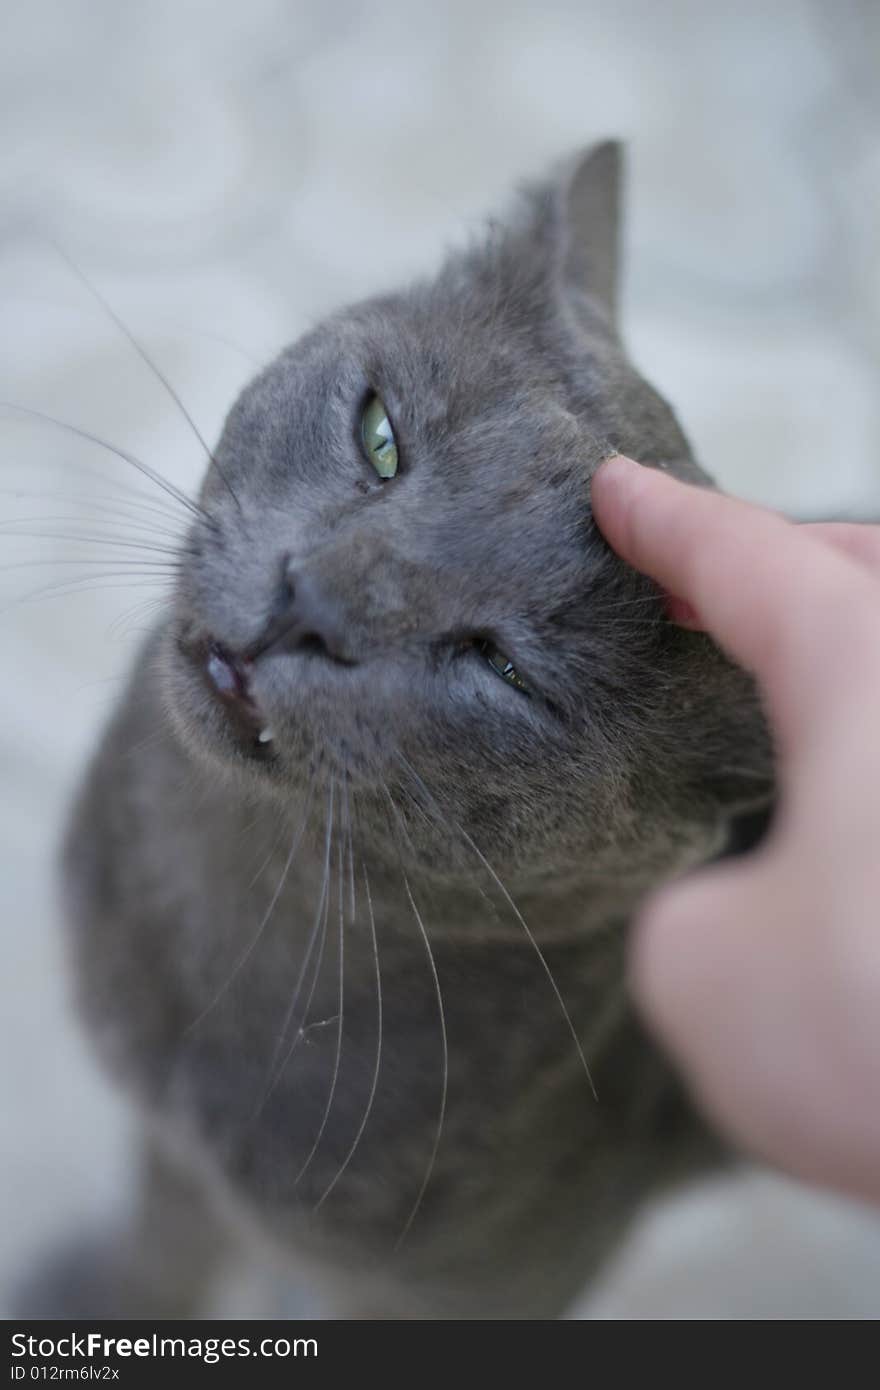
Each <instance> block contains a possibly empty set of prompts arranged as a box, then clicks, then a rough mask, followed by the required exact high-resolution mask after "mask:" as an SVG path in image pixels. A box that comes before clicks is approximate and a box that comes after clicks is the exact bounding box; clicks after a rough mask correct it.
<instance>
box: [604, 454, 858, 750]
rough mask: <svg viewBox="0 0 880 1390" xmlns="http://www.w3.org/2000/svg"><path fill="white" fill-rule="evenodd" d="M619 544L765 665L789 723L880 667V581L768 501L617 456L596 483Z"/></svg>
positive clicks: (807, 717)
mask: <svg viewBox="0 0 880 1390" xmlns="http://www.w3.org/2000/svg"><path fill="white" fill-rule="evenodd" d="M592 503H593V512H594V515H595V518H596V521H597V523H598V524H599V526H600V527H601V529H602V531H603V532H604V534H605V536H606V538H607V540H608V541H609V542H610V544H611V545H612V546H613V547H614V549H615V550H617V552H618V553H619V554H620V555H621V556H622V557H623V559H625V560H627V561H628V562H629V563H630V564H632V565H634V566H635V567H636V568H637V569H639V570H642V571H643V572H644V573H646V574H648V575H650V576H651V577H652V578H653V579H655V580H657V582H658V583H659V584H661V585H662V586H663V587H664V588H665V589H667V590H668V591H669V592H670V593H672V594H674V595H675V596H676V598H678V599H681V600H684V601H685V602H686V603H687V604H689V605H691V607H692V608H694V609H695V610H696V612H697V613H698V614H699V619H700V622H701V624H702V626H704V627H705V628H706V629H707V630H708V631H709V632H711V633H712V635H713V636H714V637H715V638H716V640H717V641H718V642H719V643H720V644H721V645H722V646H723V647H724V648H725V649H726V650H727V652H728V653H729V654H730V655H731V656H733V657H734V658H735V659H736V660H738V661H740V662H741V663H742V664H743V665H744V666H746V667H747V668H749V669H750V670H751V671H753V672H754V674H755V675H757V676H758V678H759V680H760V681H761V683H762V685H763V687H764V690H765V693H766V695H767V697H768V700H769V702H770V705H771V712H772V713H773V714H774V715H775V717H776V720H777V722H778V724H779V725H780V728H781V730H782V732H786V731H787V730H788V729H789V728H790V727H791V726H793V724H794V723H795V722H798V724H804V723H809V722H810V721H815V720H816V719H817V718H819V717H820V716H821V715H822V713H823V712H824V711H825V710H827V705H828V699H829V687H830V686H831V685H838V686H839V685H840V684H841V683H842V682H845V681H849V682H851V683H853V688H854V689H855V688H858V687H859V686H860V673H861V672H862V671H863V668H867V669H868V670H870V672H871V675H870V677H869V679H880V601H878V588H877V585H876V583H875V582H874V581H873V580H872V579H871V577H870V576H869V575H868V574H867V573H866V571H865V569H864V568H863V567H862V566H861V565H857V564H856V563H855V562H853V561H851V560H849V559H848V558H847V557H846V556H844V555H842V554H841V553H840V552H839V550H838V549H835V548H834V547H832V546H831V545H828V544H827V543H823V542H822V541H820V540H819V539H818V538H817V537H815V536H811V535H810V534H809V532H808V531H806V530H804V529H802V528H798V527H796V526H794V525H792V524H791V523H790V522H788V521H786V520H784V519H783V518H782V517H780V516H777V515H775V514H774V513H772V512H768V511H765V510H763V509H762V508H760V507H755V506H752V505H750V504H749V503H746V502H740V501H737V500H735V499H733V498H729V497H725V496H722V495H721V494H720V493H716V492H713V491H711V490H709V489H708V488H697V487H693V486H691V485H688V484H685V483H681V482H678V481H677V480H676V479H673V478H671V477H669V476H668V475H665V474H662V473H660V472H658V471H657V470H656V469H652V468H642V467H640V466H639V465H638V464H636V463H634V462H632V460H629V459H624V458H621V457H617V458H615V459H611V460H609V461H608V462H606V463H603V464H602V465H601V467H600V468H599V470H598V471H597V473H596V475H595V477H594V479H593V483H592Z"/></svg>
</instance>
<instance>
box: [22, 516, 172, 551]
mask: <svg viewBox="0 0 880 1390" xmlns="http://www.w3.org/2000/svg"><path fill="white" fill-rule="evenodd" d="M49 519H50V520H53V518H49ZM22 525H23V523H22V522H19V521H4V522H0V535H5V536H10V537H13V538H14V537H19V536H20V537H22V538H23V539H25V540H37V541H74V542H76V543H77V544H81V545H109V546H113V547H115V548H116V549H117V550H145V551H151V552H153V553H155V554H157V555H172V556H178V557H179V556H180V555H181V554H187V553H188V554H192V551H187V550H186V548H185V547H182V546H170V545H159V544H158V543H156V542H155V541H143V540H130V539H129V538H128V537H126V536H120V537H118V538H117V537H114V536H102V535H84V534H83V533H82V532H73V531H29V530H22V529H21V527H22Z"/></svg>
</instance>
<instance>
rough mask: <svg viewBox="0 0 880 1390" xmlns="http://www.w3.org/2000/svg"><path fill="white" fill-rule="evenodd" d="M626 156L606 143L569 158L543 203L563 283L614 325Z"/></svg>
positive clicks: (617, 144)
mask: <svg viewBox="0 0 880 1390" xmlns="http://www.w3.org/2000/svg"><path fill="white" fill-rule="evenodd" d="M622 165H623V155H622V147H621V144H620V142H619V141H617V140H605V141H602V143H601V144H598V145H592V146H590V147H589V148H588V149H586V150H583V151H581V152H580V153H579V154H577V155H575V156H574V158H572V159H568V160H566V161H565V162H564V163H563V164H562V165H561V166H560V167H559V168H558V170H557V172H556V176H555V179H554V180H553V182H552V184H551V197H550V199H549V200H548V201H547V202H545V204H544V208H545V214H549V221H550V223H551V227H552V237H553V242H554V247H553V251H554V255H555V259H556V263H557V266H558V270H559V273H560V274H561V276H562V278H563V280H564V282H565V283H566V284H568V285H571V286H572V287H574V288H575V289H578V290H581V291H583V293H585V294H589V295H591V296H592V297H593V298H594V299H597V300H598V301H599V303H600V304H602V306H603V307H604V308H605V309H606V310H607V312H608V315H609V317H610V319H611V320H612V322H613V321H614V318H615V309H616V301H617V276H618V260H619V238H620V220H621V183H622Z"/></svg>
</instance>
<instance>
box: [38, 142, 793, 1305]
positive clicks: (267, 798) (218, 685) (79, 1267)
mask: <svg viewBox="0 0 880 1390" xmlns="http://www.w3.org/2000/svg"><path fill="white" fill-rule="evenodd" d="M618 185H619V153H618V148H617V146H615V145H613V144H604V145H601V146H598V147H596V148H594V149H593V150H591V151H589V152H587V154H586V155H584V156H583V157H582V158H580V159H578V160H576V161H572V162H570V163H568V164H566V166H565V167H564V168H562V169H561V170H557V171H556V173H555V174H554V175H553V177H552V178H550V179H549V180H548V181H547V182H546V184H545V185H543V186H541V187H539V188H535V189H532V190H531V192H529V193H528V194H526V195H524V196H523V198H522V199H521V201H520V203H519V204H518V207H517V211H516V213H515V215H514V216H513V217H512V218H511V219H510V221H509V222H508V223H507V225H506V226H504V227H502V228H496V229H494V230H493V231H492V233H491V235H490V236H489V238H488V241H487V243H486V244H485V245H481V246H478V247H475V248H471V249H470V250H468V251H466V252H464V253H462V254H458V255H456V256H454V257H453V258H452V259H451V260H450V261H449V262H448V264H446V266H445V267H444V268H443V269H442V270H441V272H440V274H439V275H438V277H437V278H436V279H435V280H433V281H432V282H431V283H427V284H420V285H417V286H416V287H414V288H412V289H409V290H407V291H405V292H403V293H401V294H397V295H388V296H384V297H381V298H378V299H373V300H370V301H367V302H366V303H363V304H360V305H358V306H356V307H355V308H353V309H350V310H347V311H345V312H342V313H339V314H337V315H335V316H334V317H333V318H331V319H330V320H328V322H326V323H325V324H324V325H323V326H322V327H320V328H318V329H317V330H315V331H313V332H311V333H309V334H307V335H306V336H305V337H304V338H303V339H302V340H301V341H300V342H298V343H296V344H295V345H294V346H293V347H291V348H289V349H287V350H286V351H285V352H283V353H282V355H281V356H280V357H279V358H278V360H277V361H276V362H274V363H273V365H272V366H270V367H269V368H268V369H267V370H266V371H264V372H263V373H262V374H261V375H260V376H259V377H257V379H256V380H255V381H254V382H253V383H252V384H251V385H250V386H248V388H247V389H246V390H245V392H244V393H243V395H242V397H241V398H240V400H239V401H238V402H237V404H236V405H235V406H234V408H233V409H232V411H231V413H230V415H229V418H228V420H227V422H226V426H225V429H224V431H223V435H222V438H221V440H220V443H219V445H218V447H217V450H216V456H215V457H214V458H213V460H212V464H211V467H210V468H209V469H208V473H207V477H206V479H205V482H204V485H203V488H202V492H201V495H200V498H199V500H198V502H197V503H195V504H193V507H192V525H191V528H190V530H189V532H188V536H187V539H186V541H185V543H184V545H183V547H182V549H181V552H180V556H179V567H178V580H177V584H176V589H175V593H174V597H173V601H172V602H171V603H170V604H169V606H168V609H167V612H165V613H164V615H163V617H162V619H161V621H160V622H159V623H158V625H157V627H156V629H155V631H154V632H153V634H152V636H151V637H150V639H149V641H148V642H147V644H146V646H145V648H144V650H143V652H142V654H141V656H140V658H139V660H138V661H137V664H136V667H135V670H134V672H133V675H132V678H131V681H130V683H129V686H128V689H127V692H126V694H125V696H124V698H123V700H122V702H121V704H120V706H119V708H118V710H117V712H116V714H115V717H114V718H113V720H112V722H111V724H110V727H109V728H108V730H107V732H106V733H105V735H104V738H103V740H102V743H101V745H100V747H99V749H98V752H97V755H96V757H95V759H94V762H93V764H92V767H91V769H90V771H89V774H88V777H87V779H86V782H85V786H84V787H83V789H82V792H81V794H80V796H79V799H78V802H77V804H76V807H75V810H74V813H73V817H72V820H71V824H70V830H69V834H68V838H67V845H66V853H65V898H66V902H67V904H68V906H69V914H70V921H71V928H72V941H73V951H74V957H75V964H76V972H77V978H78V984H79V994H80V997H81V1001H82V1006H83V1009H84V1012H85V1015H86V1017H87V1019H88V1022H89V1024H90V1026H91V1029H92V1031H93V1033H94V1035H95V1038H96V1040H97V1043H98V1046H99V1049H100V1052H101V1053H102V1055H103V1058H104V1060H105V1062H106V1063H107V1065H108V1066H109V1067H110V1069H111V1071H112V1072H113V1073H114V1074H115V1075H116V1076H117V1077H119V1078H120V1079H121V1080H122V1081H123V1083H124V1084H125V1086H126V1087H127V1088H128V1089H129V1091H130V1092H131V1094H132V1095H133V1097H134V1098H135V1101H136V1103H137V1105H138V1108H139V1113H140V1115H141V1116H142V1120H143V1132H144V1164H143V1187H142V1196H141V1200H140V1204H139V1206H138V1209H137V1211H136V1212H134V1213H133V1214H132V1217H131V1222H130V1224H129V1225H128V1226H127V1227H126V1228H125V1230H123V1231H118V1232H116V1233H115V1234H114V1235H112V1236H111V1235H109V1234H108V1235H107V1236H106V1237H102V1238H100V1239H98V1240H96V1241H95V1242H93V1243H92V1244H91V1246H89V1247H86V1246H83V1247H82V1248H81V1249H80V1250H78V1251H77V1252H75V1254H71V1255H69V1256H68V1257H67V1258H66V1259H65V1260H63V1261H61V1262H60V1263H58V1264H56V1266H55V1268H54V1271H53V1273H52V1275H51V1277H50V1278H49V1279H48V1281H47V1282H45V1283H44V1284H43V1286H42V1290H41V1295H40V1297H41V1300H42V1302H41V1307H42V1310H43V1311H46V1312H51V1313H56V1314H57V1313H64V1314H67V1315H77V1314H78V1315H89V1316H99V1315H103V1316H125V1315H132V1316H140V1317H151V1316H160V1315H170V1316H175V1315H178V1316H181V1315H185V1314H187V1313H190V1312H193V1311H194V1310H197V1309H198V1308H199V1307H200V1306H201V1300H202V1299H203V1298H204V1296H205V1292H206V1290H207V1288H208V1286H209V1281H210V1280H211V1278H212V1276H213V1275H214V1273H215V1272H216V1270H217V1269H218V1268H219V1267H220V1265H221V1264H222V1262H223V1260H224V1259H225V1258H226V1257H227V1255H228V1253H229V1252H230V1251H231V1250H233V1249H234V1248H235V1247H236V1245H237V1243H239V1242H241V1241H244V1242H249V1241H257V1242H261V1243H262V1249H263V1251H264V1254H265V1255H266V1256H267V1257H271V1258H272V1259H277V1260H278V1261H279V1264H278V1268H279V1271H280V1272H283V1271H284V1270H286V1269H289V1270H293V1269H296V1270H298V1271H299V1272H300V1275H301V1277H305V1278H306V1279H307V1280H308V1281H309V1283H310V1286H311V1287H312V1289H313V1290H314V1289H319V1290H320V1291H321V1293H322V1296H326V1297H327V1299H328V1300H329V1301H328V1303H327V1305H326V1306H327V1307H328V1308H329V1309H332V1311H333V1312H334V1313H336V1314H337V1315H340V1316H386V1317H405V1316H429V1317H504V1318H514V1317H515V1318H520V1317H548V1316H555V1315H557V1314H559V1313H560V1312H561V1311H562V1310H564V1308H565V1306H566V1304H567V1302H568V1301H569V1300H570V1299H571V1298H572V1296H573V1295H574V1294H575V1293H576V1292H577V1290H578V1289H579V1288H581V1287H582V1286H583V1285H584V1283H585V1281H586V1280H587V1279H588V1278H589V1277H590V1276H591V1274H592V1273H593V1272H594V1270H595V1269H596V1267H597V1264H598V1263H599V1261H600V1260H601V1259H602V1257H603V1256H604V1255H605V1253H606V1252H607V1251H608V1250H609V1248H610V1247H611V1246H612V1244H613V1243H614V1242H615V1241H616V1240H617V1239H618V1238H619V1237H620V1235H621V1233H622V1231H623V1229H624V1227H625V1223H626V1222H627V1221H628V1219H629V1218H630V1217H631V1216H632V1214H633V1212H634V1211H635V1210H636V1209H637V1207H638V1205H639V1204H640V1203H641V1202H642V1201H643V1200H644V1198H645V1197H646V1196H647V1195H648V1194H651V1193H653V1192H655V1191H656V1190H657V1189H658V1187H659V1186H660V1185H661V1184H663V1183H666V1182H669V1181H671V1180H673V1179H675V1178H678V1177H682V1176H685V1175H687V1174H688V1173H690V1172H693V1171H694V1170H695V1169H697V1168H698V1167H699V1166H700V1165H705V1164H708V1163H712V1162H716V1161H718V1160H719V1159H720V1158H721V1157H722V1150H721V1146H720V1145H719V1144H718V1142H717V1141H716V1140H715V1139H714V1138H713V1137H712V1136H711V1135H710V1134H709V1133H708V1132H707V1131H706V1130H705V1128H704V1127H703V1125H702V1124H701V1123H700V1121H699V1120H698V1119H697V1118H696V1117H695V1115H694V1114H693V1112H692V1111H691V1109H690V1107H689V1105H688V1103H687V1100H686V1098H685V1097H684V1096H683V1094H682V1093H681V1091H680V1088H679V1086H678V1084H677V1082H676V1080H675V1079H674V1077H673V1076H672V1074H671V1073H670V1071H669V1069H668V1067H667V1065H666V1063H665V1062H664V1060H663V1059H662V1058H661V1057H660V1056H659V1055H658V1053H657V1051H656V1050H655V1048H654V1047H653V1046H652V1044H651V1043H650V1042H649V1041H648V1040H647V1039H646V1038H645V1037H644V1036H643V1034H642V1032H641V1031H640V1028H639V1025H638V1023H637V1022H636V1020H635V1019H634V1017H633V1014H632V1011H631V1009H630V1006H629V1003H628V1001H627V998H626V993H625V988H624V946H625V937H624V929H625V924H626V921H627V918H628V916H629V915H630V913H631V911H632V909H633V907H634V906H635V905H636V904H637V903H638V901H639V900H640V898H642V896H643V895H644V894H645V892H646V891H647V890H648V889H649V888H651V887H652V886H653V885H655V884H657V883H658V882H659V881H661V880H663V879H665V878H668V877H669V876H670V875H673V874H676V873H678V872H680V871H682V870H684V869H686V868H688V867H689V866H692V865H694V864H697V863H699V862H701V861H705V860H706V859H707V858H709V857H711V856H713V855H714V854H716V853H718V852H719V851H720V850H721V849H722V847H723V846H724V844H725V841H726V837H727V835H728V832H729V828H730V825H731V822H732V820H733V818H734V817H735V816H737V815H739V814H741V813H743V812H745V811H747V810H748V809H749V808H752V807H755V806H758V805H760V804H762V803H763V802H764V801H765V800H766V798H767V796H768V794H769V790H770V784H771V750H770V747H769V741H768V735H767V731H766V727H765V725H764V722H763V719H762V717H761V713H760V707H759V702H758V700H757V698H756V695H755V692H754V689H753V687H752V685H751V683H750V682H749V681H748V680H747V678H746V677H745V676H744V675H743V673H741V672H740V671H739V670H737V669H736V668H734V667H733V666H731V665H730V664H729V663H728V662H727V661H726V660H725V659H724V658H723V657H722V656H721V655H720V654H719V652H718V651H717V650H716V649H715V648H714V647H713V645H712V644H711V643H710V642H709V641H708V640H707V639H706V638H705V637H703V636H701V635H699V634H695V633H691V632H686V631H682V630H680V629H678V628H676V627H674V626H673V625H672V624H670V623H669V622H668V621H667V619H666V618H665V616H664V610H663V605H662V601H661V596H660V595H658V594H657V592H656V591H655V590H654V588H653V587H652V586H651V585H650V584H649V583H648V582H647V581H646V580H644V579H643V578H642V577H641V576H639V575H636V574H634V573H632V572H631V571H629V570H628V569H627V568H626V567H625V566H624V565H623V564H622V563H621V562H620V561H619V560H618V559H617V558H616V557H615V556H614V555H613V554H612V553H611V552H610V551H609V549H608V547H607V546H606V545H605V543H604V542H603V540H602V538H601V536H600V534H599V533H598V531H597V529H596V527H595V526H594V524H593V522H592V519H591V514H590V501H589V491H590V488H589V484H590V477H591V475H592V473H593V471H594V469H595V468H596V466H597V464H598V463H599V462H600V460H601V459H602V458H603V457H605V456H606V455H608V454H609V453H611V452H612V451H615V450H622V451H625V452H627V453H630V454H632V455H634V456H635V457H637V458H639V459H641V460H643V461H645V462H648V463H652V464H654V465H656V466H658V467H662V468H666V469H669V470H670V471H671V472H674V473H675V474H676V475H678V476H679V477H683V478H690V479H692V480H694V481H698V482H703V483H707V482H708V479H707V478H706V475H705V474H704V473H703V472H702V470H701V469H700V468H699V467H698V465H697V464H696V463H695V461H694V460H693V458H692V456H691V453H690V450H689V448H688V444H687V442H686V440H685V439H684V437H683V435H682V433H681V430H680V429H679V427H678V425H677V423H676V421H675V419H674V417H673V415H672V413H671V411H670V410H669V408H668V407H667V406H666V405H665V404H664V402H663V401H662V400H661V399H660V398H659V397H658V396H657V394H656V393H655V392H654V391H653V390H652V389H651V388H650V387H649V386H648V385H647V384H646V383H645V382H644V381H642V380H641V379H640V377H639V376H638V375H637V374H636V372H635V371H634V370H633V368H632V367H631V366H630V364H629V363H628V361H627V359H626V357H625V355H624V352H623V349H622V347H621V344H620V341H619V338H618V335H617V330H616V326H615V305H614V299H615V283H616V263H617V239H618ZM707 929H711V923H707Z"/></svg>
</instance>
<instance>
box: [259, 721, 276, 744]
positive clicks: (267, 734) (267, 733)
mask: <svg viewBox="0 0 880 1390" xmlns="http://www.w3.org/2000/svg"><path fill="white" fill-rule="evenodd" d="M274 737H275V734H274V733H273V731H272V730H271V729H270V728H269V726H268V725H266V728H265V729H261V730H260V732H259V733H258V734H257V743H271V742H272V740H273V738H274Z"/></svg>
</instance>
